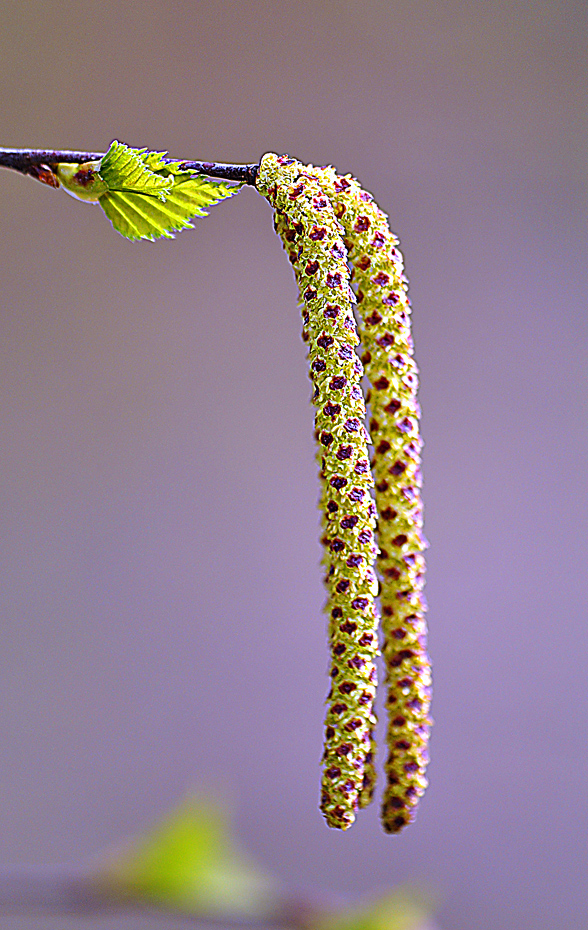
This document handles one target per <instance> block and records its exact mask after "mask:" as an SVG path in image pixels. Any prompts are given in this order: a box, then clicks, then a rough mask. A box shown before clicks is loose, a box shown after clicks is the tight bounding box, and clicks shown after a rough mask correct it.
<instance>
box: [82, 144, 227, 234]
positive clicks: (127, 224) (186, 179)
mask: <svg viewBox="0 0 588 930" xmlns="http://www.w3.org/2000/svg"><path fill="white" fill-rule="evenodd" d="M165 155H166V153H165V152H149V151H147V150H146V149H131V148H129V147H128V146H126V145H124V144H123V143H122V142H117V141H114V142H113V143H112V145H111V146H110V148H109V150H108V152H107V153H106V155H105V156H104V158H103V159H102V161H101V164H100V177H101V178H102V179H103V181H104V182H105V183H106V184H107V186H108V191H107V192H106V193H105V194H103V195H102V196H101V197H100V199H99V201H98V202H99V204H100V206H101V207H102V209H103V210H104V212H105V213H106V216H107V217H108V219H109V220H110V222H111V223H112V225H113V226H114V228H115V229H116V230H118V232H119V233H120V234H121V235H122V236H125V238H127V239H151V240H154V239H159V238H162V237H163V238H167V239H173V233H174V232H177V231H178V230H180V229H188V228H192V223H191V222H190V220H191V219H193V218H194V217H196V216H206V215H207V211H206V210H205V207H210V206H212V205H213V204H215V203H218V202H219V201H220V200H225V199H226V198H227V197H233V196H234V195H235V194H236V193H237V192H238V191H239V190H240V189H241V187H242V185H241V184H238V185H233V186H231V185H229V184H225V183H224V182H220V183H219V182H216V181H211V180H210V179H208V178H204V177H200V176H196V177H195V176H194V175H193V174H192V173H191V172H189V171H182V170H181V168H180V162H177V161H165Z"/></svg>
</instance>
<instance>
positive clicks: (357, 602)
mask: <svg viewBox="0 0 588 930" xmlns="http://www.w3.org/2000/svg"><path fill="white" fill-rule="evenodd" d="M256 186H257V189H258V190H259V192H260V193H261V194H262V195H263V196H265V197H266V198H267V200H268V201H269V203H270V204H271V205H272V206H273V207H274V209H275V211H276V214H275V217H276V222H275V225H276V231H277V232H278V234H279V235H280V236H281V238H282V241H283V243H284V247H285V248H286V251H287V253H288V256H289V258H290V261H291V262H292V264H293V267H294V271H295V275H296V279H297V282H298V287H299V290H300V297H301V305H302V315H303V322H304V330H303V338H305V340H307V341H308V344H309V362H310V377H311V379H312V382H313V386H314V394H313V403H314V404H315V407H316V416H315V432H316V436H317V439H318V446H319V450H320V475H321V481H322V496H321V506H322V508H323V540H322V541H323V544H324V546H325V556H326V558H325V562H326V569H327V571H326V585H327V592H328V600H327V610H328V613H329V617H330V620H329V640H330V647H331V658H332V667H331V678H332V684H331V690H330V692H329V695H328V697H327V702H328V710H327V717H326V722H325V751H324V756H323V766H324V768H323V784H322V794H321V809H322V811H323V814H324V816H325V819H326V821H327V823H328V824H329V826H332V827H339V828H341V829H344V830H345V829H347V828H348V827H349V826H350V825H351V824H352V823H353V821H354V819H355V811H356V810H357V808H358V806H360V804H364V803H366V801H367V800H369V797H370V795H371V789H372V787H373V786H372V784H371V783H372V782H373V768H372V745H371V737H372V730H373V727H374V725H375V718H374V715H373V702H374V697H375V690H376V665H375V658H376V655H377V652H378V644H377V615H376V608H375V602H374V597H375V594H376V593H377V582H376V580H375V574H374V570H373V565H374V562H375V556H376V547H375V540H374V530H375V506H374V503H373V500H372V497H371V490H372V487H373V478H372V475H371V471H370V466H369V458H368V450H367V441H368V436H367V433H366V430H365V427H364V423H363V421H364V417H365V402H364V398H363V394H362V390H361V384H360V382H361V377H362V374H363V368H362V365H361V363H360V361H359V359H358V357H357V355H356V353H355V346H356V345H357V344H358V341H359V340H358V336H357V329H356V324H355V321H354V318H353V312H352V307H353V301H354V296H353V292H352V291H351V288H350V283H349V270H348V267H347V251H346V248H345V246H344V244H343V241H342V239H341V228H340V226H339V223H338V222H337V219H336V217H335V215H334V212H333V207H332V205H331V201H330V199H329V198H328V197H327V196H325V194H324V193H323V191H322V189H321V187H320V186H319V184H318V183H317V181H316V179H315V178H314V177H312V175H311V174H309V172H308V171H306V170H305V168H304V166H303V165H301V164H300V162H297V161H295V160H293V159H289V158H288V157H287V156H280V157H279V156H277V155H273V154H268V155H265V156H264V158H263V159H262V161H261V164H260V167H259V172H258V176H257V181H256Z"/></svg>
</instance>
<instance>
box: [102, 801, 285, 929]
mask: <svg viewBox="0 0 588 930" xmlns="http://www.w3.org/2000/svg"><path fill="white" fill-rule="evenodd" d="M95 880H96V883H97V885H98V886H99V887H100V888H101V889H102V890H103V891H105V892H106V893H108V894H115V895H116V896H117V897H122V898H125V899H127V900H128V899H132V900H136V901H143V902H144V903H153V904H158V905H163V906H165V907H168V908H174V909H178V910H182V911H186V912H189V913H192V914H199V915H210V916H220V915H222V916H224V917H227V918H229V917H233V918H236V917H241V918H243V917H245V918H247V917H250V918H253V917H264V916H266V915H269V914H271V912H272V910H273V909H274V908H275V905H276V900H277V899H276V889H275V887H274V882H273V880H272V879H271V878H269V877H268V876H267V875H265V874H264V873H263V872H262V871H261V870H260V869H258V868H257V867H256V866H254V865H253V864H252V863H251V862H250V860H249V859H248V858H247V857H245V856H244V855H243V854H242V853H241V852H240V851H238V850H237V849H236V847H235V844H234V841H233V839H232V837H231V835H230V833H229V829H228V826H227V821H226V817H225V815H224V814H223V812H222V811H221V810H220V809H219V808H218V807H217V806H216V805H215V804H213V803H211V802H209V801H204V800H201V799H192V800H189V801H187V802H186V803H185V804H184V805H182V807H180V808H179V809H178V810H177V811H175V812H174V813H173V814H172V815H171V816H170V817H169V818H168V819H166V820H165V821H164V822H163V823H162V824H161V825H160V826H159V827H157V828H156V829H154V830H153V831H150V832H149V833H148V834H146V835H145V836H142V837H139V838H138V839H136V840H134V841H133V842H132V843H131V844H130V845H129V846H128V847H127V848H126V849H125V850H123V851H122V852H121V853H119V854H117V855H115V856H113V857H112V858H111V859H110V860H109V861H108V863H107V864H106V866H104V867H103V868H101V869H100V870H99V871H98V872H97V873H96V874H95Z"/></svg>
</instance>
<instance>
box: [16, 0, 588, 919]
mask: <svg viewBox="0 0 588 930" xmlns="http://www.w3.org/2000/svg"><path fill="white" fill-rule="evenodd" d="M587 14H588V8H587V6H586V4H585V2H583V0H577V2H575V3H574V2H548V0H533V2H509V3H502V2H501V3H498V2H495V0H490V2H488V0H469V2H461V0H453V2H447V3H436V2H433V0H425V2H410V0H402V2H390V3H386V2H378V0H364V2H363V3H361V4H359V3H357V2H355V3H354V2H351V0H339V2H337V0H326V2H323V3H322V4H320V5H319V4H316V3H311V2H308V0H306V2H303V0H301V2H292V3H288V4H272V3H269V2H265V0H258V2H255V0H244V2H242V3H240V4H233V3H228V2H226V0H217V2H215V3H212V2H210V0H207V2H202V3H189V2H180V0H177V2H174V0H168V2H166V3H163V2H160V0H144V2H142V3H141V4H134V3H133V4H125V5H123V7H122V8H121V7H120V5H119V4H115V3H113V2H112V0H104V2H102V3H101V4H95V3H94V4H90V3H88V2H87V0H80V2H76V3H72V2H65V3H64V2H59V3H58V2H55V0H46V2H44V3H43V5H41V4H37V3H30V4H29V3H24V4H18V5H17V4H12V3H5V4H3V5H2V30H1V34H0V81H1V85H0V86H1V93H2V112H1V115H0V122H1V124H2V131H1V144H2V145H4V146H15V147H16V146H31V147H58V148H59V147H61V148H73V149H77V148H81V149H90V150H92V149H93V150H97V151H102V150H105V149H106V147H107V146H108V144H109V142H110V141H111V139H112V138H118V139H120V140H122V141H124V142H127V143H128V144H130V145H135V146H149V147H151V148H157V149H168V150H169V152H170V154H171V155H173V156H174V157H178V158H202V159H216V160H219V161H236V162H254V161H257V160H258V159H259V157H260V156H261V155H262V154H263V152H265V151H268V150H270V151H277V152H289V153H290V154H292V155H295V156H296V157H299V158H301V159H303V160H307V161H313V162H315V163H317V164H323V163H327V162H330V163H333V164H335V165H336V166H337V168H338V169H339V170H341V171H343V172H347V171H350V172H352V173H353V174H355V175H356V176H357V177H359V179H360V180H361V181H362V183H363V184H364V185H365V186H366V187H367V188H368V189H369V190H371V191H373V192H374V194H375V196H376V198H377V199H378V201H379V202H380V204H381V205H382V207H383V208H384V209H385V210H386V211H387V212H388V213H389V214H390V219H391V223H392V226H393V228H394V229H395V230H396V232H397V233H398V235H399V236H400V238H401V245H402V248H403V250H404V253H405V258H406V267H407V272H408V275H409V278H410V280H411V297H412V301H413V307H414V327H415V342H416V351H417V360H418V362H419V365H420V368H421V376H422V387H421V394H420V397H421V402H422V407H423V430H424V436H425V442H426V447H425V462H424V466H425V504H426V530H427V535H428V537H429V539H430V543H431V547H430V550H429V574H428V588H427V591H428V598H429V604H430V613H429V621H430V649H431V654H432V657H433V660H434V680H435V696H434V708H433V710H434V717H435V721H436V725H435V728H434V737H433V744H432V763H431V766H430V769H429V773H430V781H431V785H430V788H429V790H428V792H427V795H426V797H425V799H424V801H423V803H422V807H421V811H420V814H419V817H418V820H417V822H416V824H415V825H414V826H412V827H410V828H409V829H408V830H407V831H406V832H405V833H404V834H402V835H401V836H400V837H396V838H395V837H388V836H385V835H384V834H383V833H382V832H381V829H380V827H379V823H378V809H377V805H376V806H374V807H373V808H372V809H370V810H367V811H365V812H363V813H362V814H361V815H360V816H359V818H358V821H357V823H356V825H355V826H354V827H353V828H352V830H350V831H349V832H347V833H345V834H340V833H338V832H334V831H330V830H328V829H327V828H326V827H325V826H324V824H323V821H322V818H321V816H320V814H319V812H318V809H317V798H318V790H319V767H318V760H319V756H320V752H321V739H322V717H323V699H324V696H325V693H326V688H327V675H326V667H327V654H326V646H325V622H324V619H323V616H322V614H321V607H322V602H323V591H322V586H321V572H320V569H319V558H320V551H319V545H318V542H317V539H318V521H319V517H318V511H317V508H316V500H317V495H318V486H317V476H316V467H315V462H314V449H313V440H312V410H311V407H310V405H309V396H310V385H309V382H308V379H307V375H306V363H305V357H304V356H305V352H304V348H303V345H302V342H301V340H300V328H301V327H300V321H299V312H298V310H297V308H296V290H295V286H294V282H293V277H292V273H291V270H290V268H289V266H288V263H287V261H286V258H285V256H284V254H283V252H282V249H281V247H280V243H279V241H278V239H277V238H276V236H275V235H274V232H273V229H272V217H271V211H270V209H269V207H268V205H267V204H266V203H265V202H264V201H263V200H262V199H261V198H260V197H259V196H258V194H257V193H256V192H255V191H254V190H251V189H246V190H244V191H243V192H242V193H241V194H240V195H239V197H238V198H236V199H235V200H234V201H233V202H229V203H224V204H220V205H219V206H217V207H215V208H214V209H213V211H212V213H211V215H210V217H209V218H208V219H206V220H202V221H199V222H198V221H197V223H196V226H197V228H196V229H195V230H194V231H187V232H184V233H182V234H180V235H178V236H177V238H176V239H175V240H174V241H172V242H160V243H158V244H151V243H148V242H142V243H129V242H127V241H125V240H123V239H122V238H121V237H120V236H119V235H118V234H116V233H114V232H113V231H112V229H111V227H110V224H109V223H108V221H107V220H106V219H105V217H104V216H103V214H102V213H101V211H100V210H99V209H90V208H89V207H87V206H84V205H82V204H78V203H76V202H75V201H74V200H73V199H71V198H69V197H67V196H65V195H64V194H62V193H60V192H54V191H52V190H50V189H49V188H44V187H42V186H41V185H39V184H35V183H33V182H32V181H31V180H28V179H26V178H22V177H20V176H18V175H13V174H12V173H9V172H2V173H0V205H1V211H2V227H3V237H2V247H1V249H0V263H1V274H2V314H1V328H2V339H1V348H0V351H1V353H2V379H3V382H2V409H1V415H2V430H1V440H0V443H1V445H0V448H1V459H2V474H3V480H2V486H1V487H2V490H1V508H2V553H1V558H2V579H3V580H2V594H1V599H0V603H1V617H2V640H3V650H2V651H3V659H2V666H3V667H2V691H3V693H2V708H3V710H2V715H1V718H2V720H1V727H2V747H3V750H2V754H1V761H0V789H1V790H0V862H2V863H6V864H13V865H18V864H32V865H34V864H36V863H39V864H41V863H50V864H55V865H60V864H64V863H69V862H74V863H79V862H83V861H86V860H87V859H88V858H90V857H92V856H94V855H96V854H98V853H99V852H100V851H101V850H103V848H104V847H105V846H107V845H108V844H112V843H117V842H119V841H120V840H122V839H124V838H125V837H126V836H128V835H129V834H132V833H134V832H137V831H141V830H142V829H144V828H145V827H147V826H149V825H150V824H151V823H152V822H153V821H154V820H155V819H157V818H158V817H161V816H162V815H163V814H164V813H165V812H166V811H167V809H168V808H170V807H173V806H174V805H175V804H176V803H177V802H178V801H179V800H180V799H181V798H182V797H183V795H184V793H185V792H186V790H187V789H189V788H192V787H211V786H212V787H213V788H214V790H215V791H216V792H217V794H218V795H220V796H221V797H223V798H225V799H227V800H228V801H229V803H230V804H231V806H232V808H233V810H234V813H235V820H236V825H237V828H238V830H239V833H240V835H241V837H242V838H243V841H244V842H245V844H246V846H247V847H248V848H249V850H250V851H251V852H252V853H253V854H254V855H255V856H256V857H257V858H258V859H259V860H260V861H261V862H262V863H265V864H266V865H267V866H269V867H271V869H273V870H274V872H275V873H276V874H277V875H279V876H280V877H282V878H284V879H285V880H287V881H289V882H293V883H295V884H297V885H300V886H303V887H305V888H309V889H315V890H317V891H324V892H326V893H329V894H339V893H341V894H348V895H351V896H355V895H360V894H368V893H371V892H376V891H378V890H382V889H385V888H386V887H389V886H391V885H395V884H396V883H399V882H404V881H411V882H415V883H424V884H426V885H427V886H428V887H429V888H432V889H433V891H434V892H436V893H437V894H438V899H439V901H440V907H439V910H438V914H439V919H440V922H441V925H442V926H443V928H445V930H473V928H475V930H477V928H480V930H512V928H514V927H516V928H517V930H552V928H554V927H557V928H558V930H572V928H573V930H577V928H579V927H582V926H585V924H586V914H587V912H588V889H587V888H586V850H587V841H586V836H587V832H588V823H587V820H588V806H587V801H586V797H587V789H588V777H587V775H588V766H587V761H586V739H587V729H588V728H587V725H586V718H587V714H588V697H587V688H586V678H587V675H586V668H587V665H588V636H587V632H586V631H587V623H586V609H585V603H586V596H587V593H588V570H587V552H586V504H585V500H586V481H585V473H586V466H587V464H588V439H587V435H586V428H585V420H586V409H587V397H586V395H587V388H588V376H587V367H586V342H587V335H588V321H587V313H586V310H587V281H586V258H587V255H586V251H587V250H586V242H587V236H586V233H587V220H586V218H587V214H588V204H587V195H586V176H587V169H586V160H587V148H588V146H587V141H588V140H587V136H588V126H587V120H586V115H587V93H586V61H587V55H588V15H587ZM74 925H75V927H76V928H77V927H80V928H81V927H82V926H83V927H86V926H88V927H90V926H92V927H98V926H99V927H103V926H104V927H106V926H108V927H110V926H116V927H117V928H122V927H126V926H130V924H127V923H125V921H124V920H121V919H117V920H116V921H114V922H110V921H108V922H106V921H104V922H102V923H100V922H92V921H90V920H88V922H87V923H86V922H83V921H80V920H79V919H78V920H77V921H75V922H73V921H67V920H59V921H58V922H57V924H56V923H55V922H54V921H53V922H47V921H42V920H40V919H39V920H38V921H36V922H35V921H33V919H32V918H30V919H25V918H11V919H8V918H7V919H6V927H7V928H10V930H13V928H14V930H16V928H17V927H18V928H19V930H20V928H23V930H25V928H29V927H33V926H34V927H39V928H40V927H43V928H45V927H51V928H53V927H57V926H58V927H59V928H63V927H68V928H69V927H70V926H71V927H73V926H74ZM133 926H135V925H134V924H133ZM147 926H148V925H147V923H146V922H145V920H142V921H141V927H142V928H146V927H147ZM149 926H150V925H149Z"/></svg>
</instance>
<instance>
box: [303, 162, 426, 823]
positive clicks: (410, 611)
mask: <svg viewBox="0 0 588 930" xmlns="http://www.w3.org/2000/svg"><path fill="white" fill-rule="evenodd" d="M316 176H317V177H318V179H319V181H320V184H321V186H322V188H323V190H324V191H325V193H326V194H327V195H328V196H329V198H330V199H331V200H332V202H333V205H334V208H335V213H336V215H337V217H338V219H339V221H340V222H341V224H342V225H343V227H344V229H345V243H346V245H347V248H348V249H349V258H350V261H351V262H352V265H353V273H354V281H355V284H356V290H357V302H358V308H357V309H358V316H359V332H360V338H361V342H362V349H363V354H362V361H363V363H364V365H365V369H366V375H367V377H368V380H369V382H370V393H369V395H368V400H369V404H370V413H371V419H370V432H371V434H372V438H373V441H374V446H375V450H374V457H373V462H372V466H373V471H374V477H375V485H376V506H377V510H378V544H379V548H380V552H379V556H378V570H379V575H380V578H381V592H380V597H381V607H382V633H383V649H382V651H383V656H384V661H385V666H386V681H387V702H386V703H387V708H388V734H387V742H388V759H387V761H386V765H385V768H386V775H387V784H386V788H385V793H384V801H383V806H382V821H383V826H384V829H385V830H386V831H387V832H389V833H395V832H398V831H399V830H401V829H402V827H403V826H404V825H405V824H406V823H408V822H409V821H411V820H412V819H413V817H414V812H415V808H416V805H417V803H418V800H419V798H420V797H421V795H422V794H423V792H424V790H425V787H426V785H427V781H426V778H425V769H426V765H427V762H428V752H427V743H428V733H429V728H430V723H431V721H430V717H429V705H430V690H431V672H430V663H429V658H428V655H427V652H426V624H425V601H424V596H423V573H424V558H423V554H422V553H423V549H424V548H425V546H426V541H425V539H424V537H423V533H422V525H423V522H422V503H421V496H420V487H421V473H420V454H421V448H422V443H421V439H420V435H419V423H418V419H419V414H420V411H419V406H418V402H417V396H416V394H417V386H418V378H417V375H418V372H417V367H416V364H415V361H414V358H413V346H412V338H411V334H410V302H409V300H408V296H407V281H406V278H405V276H404V273H403V261H402V255H401V254H400V251H399V250H398V240H397V239H396V238H395V236H394V235H393V233H392V232H391V231H390V227H389V225H388V221H387V218H386V215H385V214H384V213H383V212H382V211H381V210H380V209H379V207H378V206H377V204H376V203H374V201H373V199H372V197H371V195H370V194H368V193H366V192H365V191H363V190H362V188H361V187H360V185H359V184H358V183H357V181H355V180H354V179H353V178H351V177H339V176H337V174H336V173H335V171H334V170H333V169H332V168H323V169H317V171H316Z"/></svg>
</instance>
